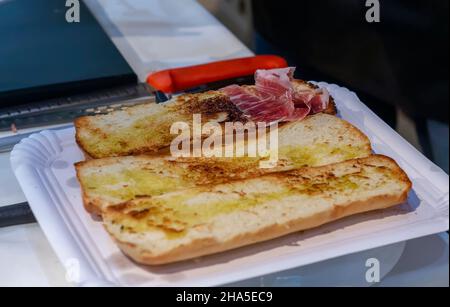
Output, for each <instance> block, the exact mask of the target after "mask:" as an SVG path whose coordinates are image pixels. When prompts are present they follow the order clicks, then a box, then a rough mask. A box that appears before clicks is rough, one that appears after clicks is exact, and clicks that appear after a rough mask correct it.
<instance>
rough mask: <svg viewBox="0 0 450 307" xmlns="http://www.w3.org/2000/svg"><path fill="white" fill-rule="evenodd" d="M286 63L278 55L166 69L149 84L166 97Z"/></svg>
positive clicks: (151, 77)
mask: <svg viewBox="0 0 450 307" xmlns="http://www.w3.org/2000/svg"><path fill="white" fill-rule="evenodd" d="M287 66H288V64H287V62H286V60H285V59H283V58H282V57H279V56H275V55H258V56H253V57H249V58H241V59H233V60H226V61H220V62H213V63H208V64H202V65H196V66H189V67H182V68H174V69H167V70H162V71H158V72H155V73H152V74H150V75H149V76H148V78H147V83H148V84H150V85H151V86H152V87H153V88H155V89H157V90H159V91H161V92H164V93H176V92H181V91H183V90H186V89H190V88H195V87H198V86H200V85H204V84H209V83H213V82H218V81H222V80H227V79H234V78H239V77H244V76H250V75H253V74H254V73H255V71H256V70H257V69H273V68H284V67H287Z"/></svg>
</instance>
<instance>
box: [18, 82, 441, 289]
mask: <svg viewBox="0 0 450 307" xmlns="http://www.w3.org/2000/svg"><path fill="white" fill-rule="evenodd" d="M320 85H321V86H323V87H327V88H328V89H329V90H330V92H331V94H332V95H333V97H334V98H335V100H336V103H337V107H338V109H339V113H340V116H341V117H342V118H344V119H346V120H348V121H349V122H351V123H352V124H354V125H355V126H357V127H358V128H360V129H361V130H362V131H364V132H365V133H366V134H367V135H368V136H369V137H370V139H371V141H372V144H373V147H374V150H375V152H376V153H380V154H385V155H388V156H390V157H392V158H394V159H395V160H396V161H397V162H398V163H399V164H400V166H401V167H402V168H403V169H404V170H405V171H406V172H407V173H408V175H409V177H410V178H411V180H412V181H413V185H414V189H413V192H412V193H411V195H410V197H409V199H408V202H407V203H405V204H404V205H401V206H399V207H396V208H393V209H389V210H384V211H381V212H372V213H366V214H362V215H358V216H353V217H349V218H346V219H344V220H341V221H338V222H335V223H331V224H328V225H325V226H322V227H320V228H317V229H313V230H309V231H305V232H302V233H296V234H292V235H289V236H286V237H283V238H279V239H276V240H272V241H268V242H265V243H260V244H256V245H252V246H248V247H243V248H240V249H237V250H233V251H229V252H225V253H222V254H218V255H212V256H207V257H203V258H201V259H198V260H192V261H186V262H183V263H178V264H172V265H166V266H161V267H144V266H139V265H137V264H135V263H133V262H132V261H131V260H129V259H128V258H127V257H125V256H124V255H123V254H122V253H121V252H120V250H119V249H118V248H117V247H116V245H115V244H114V243H113V241H112V240H111V239H110V237H109V236H108V234H107V233H106V231H105V230H104V229H103V227H102V224H101V222H99V221H94V220H93V219H92V218H91V216H90V215H88V214H87V213H86V212H85V210H84V209H83V205H82V200H81V194H80V188H79V185H78V182H77V180H76V178H75V170H74V167H73V164H74V163H75V162H78V161H80V160H83V154H82V153H81V151H80V150H79V149H78V147H77V145H76V143H75V139H74V133H75V132H74V130H73V129H67V130H61V131H46V132H42V133H39V134H35V135H33V136H31V137H29V138H27V139H25V140H23V141H22V142H21V143H20V144H18V145H17V146H16V147H15V148H14V150H13V152H12V154H11V163H12V167H13V170H14V172H15V174H16V176H17V179H18V181H19V183H20V185H21V187H22V189H23V191H24V193H25V195H26V197H27V199H28V201H29V203H30V205H31V207H32V209H33V212H34V214H35V216H36V218H37V219H38V221H39V223H40V225H41V227H42V229H43V230H44V232H45V234H46V236H47V237H48V240H49V241H50V243H51V245H52V247H53V248H54V249H55V251H56V253H57V255H58V256H59V258H60V259H61V261H62V262H63V264H65V265H66V266H67V267H68V269H69V270H68V272H69V273H68V274H69V276H68V277H73V279H74V280H76V281H78V282H79V283H80V284H108V283H113V284H119V285H128V286H153V285H154V286H179V285H184V286H194V285H195V286H213V285H221V284H226V283H231V282H235V281H239V280H244V279H249V278H252V277H257V276H262V275H266V274H270V273H275V272H279V271H282V270H287V269H291V268H296V267H300V266H304V265H307V264H312V263H316V262H319V261H323V260H326V259H331V258H335V257H338V256H342V255H347V254H352V253H356V252H360V251H364V250H368V249H372V248H376V247H380V246H386V245H388V244H393V243H397V242H402V241H405V240H409V239H413V238H417V237H422V236H426V235H430V234H434V233H439V232H443V231H446V230H448V228H449V227H448V226H449V197H448V195H449V193H448V192H449V177H448V175H447V174H445V173H444V172H443V171H442V170H441V169H440V168H438V167H437V166H436V165H435V164H433V163H432V162H430V161H429V160H428V159H426V158H425V157H424V156H423V155H422V154H421V153H419V152H418V151H417V150H416V149H414V148H413V147H412V146H411V145H410V144H408V143H407V142H406V141H405V140H404V139H403V138H401V137H400V136H399V135H398V134H397V133H396V132H395V131H393V130H392V129H391V128H390V127H389V126H387V125H386V124H385V123H384V122H383V121H382V120H381V119H380V118H378V117H377V116H376V115H375V114H374V113H373V112H371V111H370V110H369V109H368V108H367V107H366V106H365V105H364V104H362V103H361V102H360V100H359V99H358V98H357V96H356V95H355V94H354V93H352V92H350V91H348V90H347V89H345V88H341V87H338V86H336V85H329V84H326V83H320Z"/></svg>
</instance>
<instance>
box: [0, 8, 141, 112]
mask: <svg viewBox="0 0 450 307" xmlns="http://www.w3.org/2000/svg"><path fill="white" fill-rule="evenodd" d="M65 2H66V1H64V0H9V1H1V2H0V107H5V106H11V105H17V104H22V103H29V102H31V101H37V100H44V99H50V98H55V97H61V96H67V95H73V94H80V93H84V92H90V91H94V90H98V89H102V88H112V87H115V86H118V85H126V84H131V83H136V82H137V78H136V75H135V74H134V72H133V71H132V69H131V68H130V66H129V65H128V64H127V63H126V61H125V60H124V59H123V57H122V56H121V54H120V53H119V51H118V50H117V49H116V47H115V46H114V44H113V43H112V41H111V40H110V39H109V37H108V36H107V35H106V33H105V32H104V31H103V29H102V28H101V26H100V25H99V24H98V22H97V21H96V20H95V18H94V17H93V15H92V14H91V13H90V11H89V10H88V9H87V7H86V6H85V5H84V4H83V3H82V2H80V3H81V11H80V23H68V22H67V21H66V19H65V14H66V10H67V9H68V8H66V7H65Z"/></svg>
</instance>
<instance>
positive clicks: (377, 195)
mask: <svg viewBox="0 0 450 307" xmlns="http://www.w3.org/2000/svg"><path fill="white" fill-rule="evenodd" d="M410 189H411V182H410V180H409V179H408V177H407V175H406V174H405V173H404V172H403V171H402V170H401V169H400V167H399V166H398V165H397V164H396V163H395V162H394V161H393V160H391V159H390V158H387V157H384V156H371V157H368V158H363V159H355V160H348V161H345V162H341V163H337V164H333V165H327V166H324V167H319V168H308V169H303V170H293V171H287V172H283V173H274V174H269V175H265V176H261V177H258V178H253V179H246V180H242V181H233V182H229V183H224V184H219V185H215V186H205V187H197V188H194V189H189V190H183V191H177V192H173V193H169V194H164V195H161V196H157V197H153V198H144V199H137V200H133V201H129V202H126V203H123V204H120V205H116V206H112V207H109V208H108V209H107V210H105V213H104V215H103V220H104V226H105V227H106V229H107V231H108V232H109V233H110V235H111V236H112V237H113V238H114V240H115V241H116V242H117V243H118V245H119V247H120V248H121V249H122V251H123V252H124V253H125V254H127V255H129V256H130V257H131V258H132V259H134V260H135V261H136V262H139V263H142V264H146V265H159V264H166V263H171V262H176V261H181V260H185V259H190V258H195V257H199V256H203V255H208V254H213V253H217V252H221V251H225V250H229V249H233V248H237V247H240V246H244V245H248V244H252V243H256V242H261V241H265V240H269V239H273V238H276V237H279V236H283V235H286V234H289V233H293V232H296V231H300V230H305V229H309V228H313V227H317V226H320V225H322V224H325V223H328V222H331V221H334V220H337V219H340V218H343V217H346V216H349V215H353V214H357V213H361V212H367V211H372V210H377V209H384V208H388V207H391V206H394V205H397V204H400V203H403V202H404V201H405V200H406V199H407V195H408V192H409V191H410Z"/></svg>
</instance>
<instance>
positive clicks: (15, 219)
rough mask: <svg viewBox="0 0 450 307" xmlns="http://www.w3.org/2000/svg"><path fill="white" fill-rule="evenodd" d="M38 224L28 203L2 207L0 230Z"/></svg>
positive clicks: (0, 210)
mask: <svg viewBox="0 0 450 307" xmlns="http://www.w3.org/2000/svg"><path fill="white" fill-rule="evenodd" d="M30 223H36V218H35V217H34V215H33V212H31V209H30V206H29V205H28V203H21V204H17V205H11V206H7V207H0V228H2V227H9V226H16V225H23V224H30Z"/></svg>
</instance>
